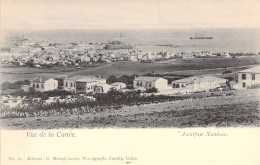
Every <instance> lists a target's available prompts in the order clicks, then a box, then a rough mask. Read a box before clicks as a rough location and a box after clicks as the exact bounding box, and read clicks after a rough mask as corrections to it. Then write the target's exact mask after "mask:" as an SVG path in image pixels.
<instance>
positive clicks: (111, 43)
mask: <svg viewBox="0 0 260 165" xmlns="http://www.w3.org/2000/svg"><path fill="white" fill-rule="evenodd" d="M132 48H133V46H132V45H131V44H129V43H123V42H121V41H109V42H108V44H107V45H106V46H105V47H104V49H108V50H112V49H132Z"/></svg>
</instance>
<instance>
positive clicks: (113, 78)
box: [107, 75, 117, 84]
mask: <svg viewBox="0 0 260 165" xmlns="http://www.w3.org/2000/svg"><path fill="white" fill-rule="evenodd" d="M115 82H117V78H116V76H114V75H112V76H110V77H108V79H107V83H108V84H112V83H115Z"/></svg>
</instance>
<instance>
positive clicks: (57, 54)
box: [1, 38, 256, 69]
mask: <svg viewBox="0 0 260 165" xmlns="http://www.w3.org/2000/svg"><path fill="white" fill-rule="evenodd" d="M110 43H111V42H110ZM9 44H10V45H11V47H12V48H11V49H10V48H9V47H4V48H2V49H1V52H2V57H4V58H2V59H1V61H2V63H3V64H10V65H16V66H31V67H37V68H50V67H57V66H60V67H62V66H74V67H75V68H78V69H80V68H82V67H87V66H88V65H90V64H93V63H110V62H113V61H138V62H143V63H151V62H153V61H160V60H168V59H176V58H183V59H189V58H236V57H239V56H236V55H241V54H239V53H237V54H230V53H229V52H228V51H223V52H220V53H213V52H212V51H200V52H172V51H166V50H161V51H159V52H148V51H142V50H137V49H129V48H128V47H125V49H127V51H123V52H122V51H117V50H113V51H111V50H105V49H103V48H105V45H106V43H91V42H89V43H87V42H80V43H69V44H61V43H52V42H48V41H42V42H32V41H29V40H28V39H25V38H16V39H13V40H11V41H10V43H9ZM247 55H256V54H254V53H249V54H247Z"/></svg>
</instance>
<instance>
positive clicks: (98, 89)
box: [93, 83, 112, 93]
mask: <svg viewBox="0 0 260 165" xmlns="http://www.w3.org/2000/svg"><path fill="white" fill-rule="evenodd" d="M111 88H112V87H111V85H108V84H106V83H96V84H95V85H94V86H93V92H94V93H107V92H108V91H109V90H110V89H111Z"/></svg>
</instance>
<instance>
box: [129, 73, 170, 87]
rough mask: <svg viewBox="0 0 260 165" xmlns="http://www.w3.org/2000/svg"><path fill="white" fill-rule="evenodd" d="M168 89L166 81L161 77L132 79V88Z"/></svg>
mask: <svg viewBox="0 0 260 165" xmlns="http://www.w3.org/2000/svg"><path fill="white" fill-rule="evenodd" d="M167 87H168V80H166V79H164V78H162V77H148V76H140V77H137V78H135V79H134V88H145V89H149V88H157V89H158V90H163V89H165V88H167Z"/></svg>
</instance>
